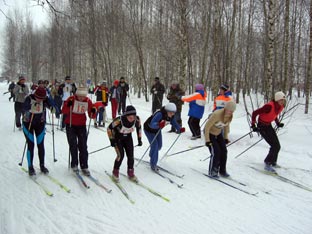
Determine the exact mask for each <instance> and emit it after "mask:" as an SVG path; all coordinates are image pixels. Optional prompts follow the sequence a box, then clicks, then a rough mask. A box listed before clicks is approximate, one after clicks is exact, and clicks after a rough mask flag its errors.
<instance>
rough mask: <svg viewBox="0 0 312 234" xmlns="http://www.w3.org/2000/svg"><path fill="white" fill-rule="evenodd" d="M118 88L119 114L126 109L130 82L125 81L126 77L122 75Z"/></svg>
mask: <svg viewBox="0 0 312 234" xmlns="http://www.w3.org/2000/svg"><path fill="white" fill-rule="evenodd" d="M117 89H118V93H119V105H118V115H121V114H122V113H123V112H125V110H126V103H127V96H128V92H129V84H128V83H127V82H126V81H125V78H124V77H120V80H119V84H118V88H117Z"/></svg>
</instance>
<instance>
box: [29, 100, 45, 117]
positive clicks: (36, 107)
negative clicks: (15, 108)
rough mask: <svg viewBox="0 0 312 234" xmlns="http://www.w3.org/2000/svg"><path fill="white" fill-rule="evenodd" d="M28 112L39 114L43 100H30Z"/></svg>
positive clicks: (41, 110)
mask: <svg viewBox="0 0 312 234" xmlns="http://www.w3.org/2000/svg"><path fill="white" fill-rule="evenodd" d="M29 112H30V113H33V114H40V113H42V112H43V102H39V103H38V102H36V101H35V100H31V102H30V110H29Z"/></svg>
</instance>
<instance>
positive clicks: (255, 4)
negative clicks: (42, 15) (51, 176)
mask: <svg viewBox="0 0 312 234" xmlns="http://www.w3.org/2000/svg"><path fill="white" fill-rule="evenodd" d="M0 1H2V6H5V5H8V4H9V2H8V1H6V0H0ZM28 2H29V3H31V4H32V6H33V7H37V8H38V11H42V10H44V11H46V12H47V14H48V16H49V17H48V23H47V24H45V25H43V26H40V27H38V26H36V22H34V15H33V14H31V13H30V12H29V11H28V10H27V9H22V10H21V9H20V10H17V9H12V8H10V9H9V10H8V11H4V10H3V9H1V8H0V14H2V15H4V16H5V18H6V20H5V22H4V23H5V27H4V30H3V31H4V34H3V35H2V36H3V38H4V45H3V49H2V51H1V53H2V56H1V57H2V61H1V66H2V69H1V70H2V74H1V77H2V78H5V79H9V80H17V77H18V76H19V75H21V74H22V75H25V76H26V77H27V78H28V80H29V81H32V82H36V81H38V80H39V79H47V80H49V81H51V82H54V81H55V80H60V81H63V79H64V77H65V76H66V75H70V76H71V77H72V78H74V80H75V82H76V83H79V84H85V83H86V81H87V80H88V79H90V80H91V81H92V82H93V83H95V84H97V83H99V82H101V81H102V80H106V81H107V82H108V84H109V85H110V84H112V82H113V81H114V80H115V79H119V78H120V77H121V76H124V77H125V78H126V80H127V82H129V84H130V86H131V88H132V89H131V92H132V95H136V96H137V97H138V98H140V97H142V96H143V97H144V98H145V100H146V101H149V98H150V96H149V94H150V93H149V89H150V86H151V84H152V83H153V81H154V77H156V76H158V77H160V78H161V80H162V82H163V83H164V84H165V87H166V88H169V87H170V84H171V82H172V81H173V80H176V81H179V82H180V85H181V86H182V87H183V88H184V89H185V90H186V91H187V93H190V92H192V91H193V87H194V84H195V83H203V84H205V86H206V87H207V90H208V91H209V92H210V94H211V95H210V97H211V98H212V97H214V96H216V94H217V92H218V88H219V86H220V84H222V83H227V84H229V85H230V87H231V89H232V92H233V93H236V94H242V96H240V95H235V99H236V101H237V103H239V102H240V98H241V97H243V98H244V99H245V97H246V95H247V96H249V94H250V92H254V93H257V94H260V95H263V96H264V98H265V99H266V100H268V99H270V98H272V95H273V94H274V92H275V91H278V90H282V91H284V92H285V93H286V94H287V95H288V96H289V98H290V99H291V98H292V96H293V92H297V94H296V96H298V97H301V96H302V95H305V96H306V99H305V100H306V103H305V113H307V112H308V105H309V94H310V90H311V64H312V43H311V41H312V30H311V29H312V0H310V1H309V0H292V1H290V0H279V1H278V0H276V1H274V0H232V1H228V0H209V1H207V0H170V1H168V0H41V1H39V0H28ZM0 6H1V5H0Z"/></svg>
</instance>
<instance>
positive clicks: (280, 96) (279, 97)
mask: <svg viewBox="0 0 312 234" xmlns="http://www.w3.org/2000/svg"><path fill="white" fill-rule="evenodd" d="M282 99H283V100H286V96H285V94H284V93H283V92H282V91H279V92H276V93H275V95H274V100H275V101H276V102H277V101H279V100H282Z"/></svg>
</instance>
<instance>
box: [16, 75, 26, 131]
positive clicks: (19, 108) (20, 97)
mask: <svg viewBox="0 0 312 234" xmlns="http://www.w3.org/2000/svg"><path fill="white" fill-rule="evenodd" d="M25 82H26V79H25V77H24V76H20V77H19V78H18V82H17V83H16V85H15V87H14V89H13V93H14V95H15V103H14V111H15V125H16V127H17V128H19V129H21V127H22V124H21V117H22V115H23V113H24V108H23V105H24V101H25V98H26V96H27V95H28V94H29V88H28V86H27V85H25Z"/></svg>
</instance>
